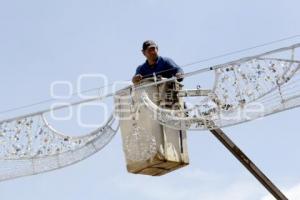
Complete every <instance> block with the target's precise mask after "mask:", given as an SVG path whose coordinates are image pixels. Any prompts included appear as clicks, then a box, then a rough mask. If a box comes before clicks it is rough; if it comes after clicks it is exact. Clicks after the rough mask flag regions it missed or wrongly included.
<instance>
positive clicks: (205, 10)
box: [0, 0, 300, 200]
mask: <svg viewBox="0 0 300 200" xmlns="http://www.w3.org/2000/svg"><path fill="white" fill-rule="evenodd" d="M299 6H300V3H299V1H296V0H294V1H292V0H286V1H281V0H272V1H271V0H266V1H258V0H252V1H237V0H228V1H215V0H212V1H196V0H193V1H179V0H172V1H171V0H144V1H138V0H128V1H120V0H119V1H117V0H110V1H95V0H86V1H78V0H74V1H69V0H67V1H58V0H52V1H37V0H27V1H20V0H11V1H4V0H0V69H1V78H0V90H1V92H2V98H1V105H0V111H1V110H6V109H9V108H13V107H18V106H20V105H26V104H30V103H33V102H37V101H40V100H43V99H48V98H50V89H49V88H50V85H51V83H52V82H53V81H57V80H65V81H70V82H71V83H74V84H75V83H76V80H77V78H78V77H79V76H80V75H81V74H85V73H102V74H105V75H107V77H109V82H113V81H118V80H128V79H130V78H131V76H132V74H133V73H134V71H135V68H136V66H137V65H139V64H140V63H142V62H143V61H144V57H143V55H142V54H141V53H140V49H141V44H142V42H143V41H144V40H146V39H153V40H155V41H157V43H158V44H159V47H160V54H161V55H164V56H168V57H171V58H173V59H174V60H175V61H176V62H177V63H178V64H179V65H184V64H187V63H190V62H193V61H197V60H201V59H205V58H208V57H212V56H215V55H219V54H223V53H227V52H230V51H234V50H238V49H242V48H246V47H249V46H254V45H257V44H261V43H265V42H268V41H273V40H277V39H280V38H284V37H288V36H292V35H298V34H300V27H299V26H298V24H299V18H300V13H299ZM296 42H299V38H295V39H294V40H289V41H284V42H281V43H277V44H274V45H270V46H268V47H264V48H259V49H255V50H251V51H249V52H244V53H240V54H237V55H233V56H230V57H226V58H220V59H217V60H213V61H210V62H207V63H201V64H199V65H194V66H190V67H187V68H185V71H192V70H193V69H197V68H201V67H206V66H208V65H210V64H217V63H222V62H225V61H229V60H231V59H235V58H239V57H242V56H246V55H252V54H256V53H260V52H263V51H265V50H270V49H273V48H277V47H282V46H286V45H289V44H292V43H296ZM198 82H200V83H201V80H195V86H196V85H197V84H198ZM98 86H99V85H97V84H96V83H94V84H92V83H90V84H89V85H86V88H90V87H98ZM46 107H47V105H39V106H36V107H33V108H30V109H26V110H20V111H18V112H14V113H5V114H2V115H0V117H1V119H4V118H6V117H8V116H11V115H18V114H22V113H26V112H31V111H34V110H37V109H42V108H46ZM298 113H299V109H294V110H291V111H286V112H284V113H280V114H276V115H273V116H270V117H267V118H265V119H260V120H256V121H252V122H249V123H246V124H242V125H238V126H235V127H231V128H226V129H225V131H226V132H228V134H229V135H230V136H231V137H232V138H233V140H234V141H235V142H236V143H237V144H238V145H239V146H240V147H241V148H242V149H243V150H244V151H245V152H246V153H247V154H248V155H249V157H250V158H252V160H253V161H254V162H255V163H256V164H257V165H258V166H259V167H260V168H261V169H262V170H263V171H264V172H265V173H266V174H267V175H268V176H269V177H270V179H271V180H273V181H274V182H275V183H276V184H277V185H278V186H279V187H280V188H282V189H283V190H284V191H288V192H289V193H288V194H289V195H291V196H290V197H291V198H293V197H294V199H295V198H297V197H296V195H297V193H298V195H299V191H300V173H299V169H300V161H299V159H298V157H299V156H298V152H300V146H299V141H300V136H299V134H298V131H297V129H298V128H299V127H298V126H299V124H298V123H297V122H298V120H297V117H298ZM91 117H97V116H96V115H95V114H93V115H92V116H91ZM69 126H70V127H67V128H68V129H70V130H74V128H73V127H71V126H72V125H71V124H69ZM188 143H189V155H190V162H191V163H190V165H189V166H188V167H186V168H183V169H181V170H178V171H176V172H173V173H171V174H169V175H167V176H163V177H159V178H157V177H155V178H153V177H145V176H137V175H131V174H128V173H127V172H126V168H125V161H124V157H123V152H122V144H121V138H120V134H118V135H117V136H116V137H115V138H114V140H113V141H112V142H111V143H110V144H109V145H108V146H107V147H106V148H105V149H103V150H102V151H101V152H99V153H98V154H96V155H94V156H93V157H91V158H89V159H87V160H85V161H82V162H80V163H78V164H76V165H74V166H70V167H67V168H64V169H61V170H57V171H53V172H50V173H46V174H41V175H37V176H31V177H26V178H21V179H16V180H12V181H7V182H1V183H0V193H1V199H5V200H6V199H9V200H12V199H31V200H35V199H44V200H48V199H49V200H50V199H51V200H53V199H66V200H69V199H70V200H71V199H72V200H75V199H83V198H85V199H89V200H94V199H95V200H96V199H132V200H134V199H151V200H154V199H155V200H156V199H157V200H159V199H164V200H168V199H172V200H174V199H176V200H177V199H178V200H179V199H185V200H187V199H188V200H189V199H193V200H194V199H205V200H210V199H219V200H227V199H243V200H253V199H263V198H265V196H266V195H267V192H266V190H265V189H264V188H263V187H262V186H261V185H260V184H259V183H258V182H257V181H256V180H255V179H254V178H253V177H252V176H251V175H250V174H249V173H248V172H247V171H246V170H245V169H244V168H243V167H242V166H241V165H240V164H239V163H238V162H237V161H236V160H235V159H234V158H233V157H232V156H231V155H230V153H228V152H227V151H226V150H225V149H224V147H223V146H222V145H221V144H219V142H218V141H216V139H215V138H214V137H213V136H212V135H210V134H209V132H205V131H204V132H190V133H189V135H188ZM292 195H295V196H292Z"/></svg>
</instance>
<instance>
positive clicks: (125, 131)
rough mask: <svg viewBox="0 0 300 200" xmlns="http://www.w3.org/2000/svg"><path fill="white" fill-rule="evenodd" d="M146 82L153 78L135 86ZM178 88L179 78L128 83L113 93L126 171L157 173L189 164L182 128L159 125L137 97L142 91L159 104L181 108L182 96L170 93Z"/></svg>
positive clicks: (156, 174)
mask: <svg viewBox="0 0 300 200" xmlns="http://www.w3.org/2000/svg"><path fill="white" fill-rule="evenodd" d="M149 83H153V79H151V78H150V79H144V80H142V83H141V84H140V85H139V86H144V85H146V84H149ZM180 88H182V85H181V84H180V83H179V82H177V81H172V82H165V83H161V84H159V85H152V86H149V87H144V88H137V89H134V88H131V87H128V88H126V89H124V90H121V91H119V92H118V93H117V94H116V97H115V105H116V113H117V115H118V117H119V120H120V129H121V133H122V142H123V150H124V153H125V158H126V163H127V170H128V172H131V173H135V174H145V175H152V176H160V175H163V174H166V173H169V172H171V171H173V170H176V169H178V168H181V167H184V166H186V165H188V164H189V158H188V152H187V138H186V132H185V131H181V130H174V129H171V128H168V127H165V126H163V125H161V124H160V123H159V122H158V120H156V117H155V114H153V111H151V110H149V109H147V108H146V106H145V105H143V102H142V101H141V94H142V92H143V91H146V92H147V94H148V96H149V98H150V99H151V100H152V101H153V102H154V103H155V104H156V105H158V106H160V107H162V108H166V109H184V102H183V99H182V98H178V97H176V96H174V95H170V94H173V92H172V90H178V89H180Z"/></svg>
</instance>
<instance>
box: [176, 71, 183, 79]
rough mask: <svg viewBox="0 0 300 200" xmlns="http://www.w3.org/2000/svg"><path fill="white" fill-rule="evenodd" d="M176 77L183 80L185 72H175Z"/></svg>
mask: <svg viewBox="0 0 300 200" xmlns="http://www.w3.org/2000/svg"><path fill="white" fill-rule="evenodd" d="M175 76H176V78H177V80H178V81H182V80H183V78H184V73H182V72H178V73H177V74H175Z"/></svg>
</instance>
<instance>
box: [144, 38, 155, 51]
mask: <svg viewBox="0 0 300 200" xmlns="http://www.w3.org/2000/svg"><path fill="white" fill-rule="evenodd" d="M150 47H157V44H156V43H155V42H154V41H153V40H146V41H145V42H144V43H143V51H145V50H146V49H148V48H150Z"/></svg>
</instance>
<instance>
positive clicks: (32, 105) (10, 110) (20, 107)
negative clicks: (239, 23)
mask: <svg viewBox="0 0 300 200" xmlns="http://www.w3.org/2000/svg"><path fill="white" fill-rule="evenodd" d="M299 37H300V35H293V36H290V37H285V38H281V39H278V40H274V41H270V42H266V43H263V44H259V45H255V46H252V47H248V48H244V49H240V50H236V51H232V52H228V53H224V54H221V55H217V56H213V57H209V58H205V59H201V60H198V61H194V62H191V63H188V64H184V65H182V66H181V67H182V68H186V67H189V66H192V65H195V64H199V63H203V62H207V61H211V60H215V59H218V58H223V57H227V56H230V55H235V54H238V53H242V52H246V51H249V50H253V49H257V48H260V47H264V46H269V45H272V44H276V43H279V42H283V41H288V40H291V39H295V38H299ZM202 70H203V69H198V70H196V71H202ZM167 71H169V70H164V71H162V72H167ZM191 73H193V72H190V73H187V74H185V75H184V77H186V76H188V75H190V74H191ZM149 76H152V74H149ZM175 79H176V78H170V79H167V80H164V82H165V81H171V80H175ZM126 81H131V80H125V81H124V82H126ZM155 84H157V83H155ZM112 85H114V83H109V84H107V85H104V86H101V87H96V88H91V89H87V90H82V91H80V92H74V93H72V94H71V96H72V97H73V96H75V95H77V94H79V93H82V94H83V93H88V92H92V91H97V90H101V89H104V88H108V87H110V86H112ZM143 87H144V86H143ZM145 87H146V86H145ZM53 101H55V99H53V98H50V99H45V100H42V101H39V102H36V103H32V104H27V105H23V106H19V107H15V108H11V109H7V110H2V111H0V114H5V113H10V112H14V111H18V110H22V109H26V108H31V107H34V106H37V105H42V104H45V103H50V102H53ZM71 105H73V104H71Z"/></svg>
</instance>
